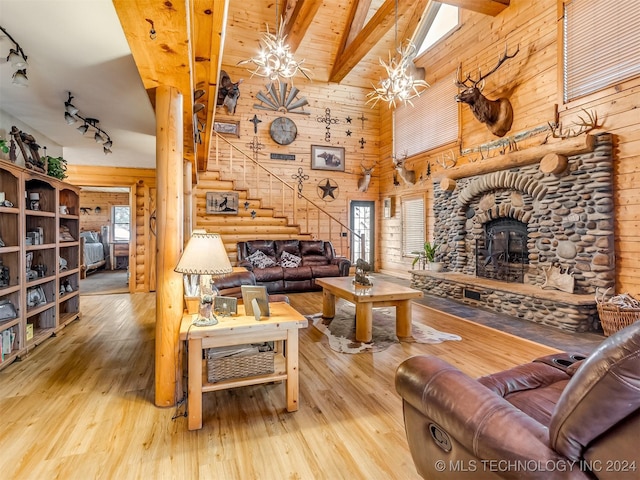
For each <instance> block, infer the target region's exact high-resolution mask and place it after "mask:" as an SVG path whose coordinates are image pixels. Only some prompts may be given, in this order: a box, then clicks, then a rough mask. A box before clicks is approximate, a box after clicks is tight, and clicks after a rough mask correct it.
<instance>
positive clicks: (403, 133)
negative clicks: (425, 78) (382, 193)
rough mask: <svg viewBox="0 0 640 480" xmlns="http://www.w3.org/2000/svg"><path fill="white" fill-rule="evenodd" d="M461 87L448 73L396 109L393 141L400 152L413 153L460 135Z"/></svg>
mask: <svg viewBox="0 0 640 480" xmlns="http://www.w3.org/2000/svg"><path fill="white" fill-rule="evenodd" d="M457 93H458V89H457V87H456V86H455V84H454V83H453V80H452V78H449V77H446V78H443V79H442V80H440V81H439V82H436V83H434V84H433V85H431V87H429V88H427V89H426V90H425V91H424V92H423V93H422V95H420V97H418V98H415V99H413V100H412V102H413V105H414V106H413V107H412V106H411V105H403V106H401V107H399V108H397V109H396V110H395V111H394V112H393V143H394V153H395V155H397V156H403V155H404V154H405V153H406V154H407V157H411V156H413V155H416V154H418V153H422V152H426V151H427V150H431V149H434V148H437V147H440V146H442V145H446V144H448V143H452V142H455V141H456V140H457V138H458V110H459V109H458V104H457V102H456V99H455V97H456V95H457Z"/></svg>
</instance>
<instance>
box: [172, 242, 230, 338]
mask: <svg viewBox="0 0 640 480" xmlns="http://www.w3.org/2000/svg"><path fill="white" fill-rule="evenodd" d="M175 271H176V272H178V273H184V274H188V276H187V275H185V276H184V296H185V302H186V304H187V312H188V313H195V312H194V311H193V310H194V305H193V303H194V300H196V301H197V305H198V304H199V307H200V314H199V316H198V319H197V320H196V322H194V324H195V325H199V326H204V325H215V324H216V323H218V319H217V318H216V316H215V314H214V313H213V308H212V306H213V305H212V304H213V289H212V288H211V286H210V285H211V277H212V276H220V275H225V274H227V273H231V272H232V271H233V267H232V266H231V262H229V257H228V256H227V251H226V249H225V248H224V244H223V243H222V238H221V237H220V235H219V234H218V233H207V232H206V231H205V230H194V231H193V233H192V234H191V238H190V239H189V241H188V242H187V246H186V247H185V249H184V251H183V252H182V256H181V257H180V261H179V262H178V266H177V267H176V268H175Z"/></svg>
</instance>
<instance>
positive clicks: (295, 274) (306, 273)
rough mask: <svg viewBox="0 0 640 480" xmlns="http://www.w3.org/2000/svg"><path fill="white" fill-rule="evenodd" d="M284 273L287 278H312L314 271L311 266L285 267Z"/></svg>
mask: <svg viewBox="0 0 640 480" xmlns="http://www.w3.org/2000/svg"><path fill="white" fill-rule="evenodd" d="M282 275H283V278H284V279H285V280H289V281H290V280H311V278H313V272H312V271H311V267H298V268H283V269H282Z"/></svg>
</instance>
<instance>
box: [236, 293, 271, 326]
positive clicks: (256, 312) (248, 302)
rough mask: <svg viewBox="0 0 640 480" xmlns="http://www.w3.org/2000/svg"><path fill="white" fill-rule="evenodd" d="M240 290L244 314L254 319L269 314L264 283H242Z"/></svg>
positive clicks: (267, 297)
mask: <svg viewBox="0 0 640 480" xmlns="http://www.w3.org/2000/svg"><path fill="white" fill-rule="evenodd" d="M240 290H241V291H242V303H243V304H244V313H245V315H247V316H249V317H251V316H254V317H255V318H256V320H260V317H268V316H269V314H270V312H269V296H268V294H267V287H265V286H264V285H242V286H240Z"/></svg>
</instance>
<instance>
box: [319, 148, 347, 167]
mask: <svg viewBox="0 0 640 480" xmlns="http://www.w3.org/2000/svg"><path fill="white" fill-rule="evenodd" d="M344 163H345V158H344V147H327V146H325V145H311V170H331V171H334V172H344Z"/></svg>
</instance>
